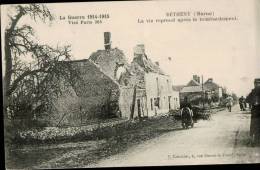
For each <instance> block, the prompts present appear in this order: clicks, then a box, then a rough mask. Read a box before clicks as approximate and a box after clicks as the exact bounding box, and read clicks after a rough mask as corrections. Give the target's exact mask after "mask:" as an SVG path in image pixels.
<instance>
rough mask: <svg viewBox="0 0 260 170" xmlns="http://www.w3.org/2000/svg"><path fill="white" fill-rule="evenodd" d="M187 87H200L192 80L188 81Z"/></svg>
mask: <svg viewBox="0 0 260 170" xmlns="http://www.w3.org/2000/svg"><path fill="white" fill-rule="evenodd" d="M187 86H200V83H199V82H197V81H196V80H193V79H192V80H191V81H189V83H188V84H187Z"/></svg>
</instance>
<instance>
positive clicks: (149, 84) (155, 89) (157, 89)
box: [145, 73, 179, 116]
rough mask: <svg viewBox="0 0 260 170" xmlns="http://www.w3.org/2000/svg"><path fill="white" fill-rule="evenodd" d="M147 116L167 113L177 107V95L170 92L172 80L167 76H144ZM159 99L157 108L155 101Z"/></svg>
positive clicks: (148, 74)
mask: <svg viewBox="0 0 260 170" xmlns="http://www.w3.org/2000/svg"><path fill="white" fill-rule="evenodd" d="M145 89H146V96H147V111H148V116H154V115H157V114H162V113H167V112H168V111H169V110H170V109H177V108H178V107H179V94H178V92H175V91H173V90H172V80H171V78H170V77H169V76H167V75H161V74H157V73H146V74H145ZM158 98H159V107H157V106H156V105H155V100H157V99H158Z"/></svg>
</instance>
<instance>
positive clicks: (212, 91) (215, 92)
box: [204, 78, 223, 102]
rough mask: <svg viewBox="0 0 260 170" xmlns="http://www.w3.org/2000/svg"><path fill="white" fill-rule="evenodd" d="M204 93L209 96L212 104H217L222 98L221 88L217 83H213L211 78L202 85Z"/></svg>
mask: <svg viewBox="0 0 260 170" xmlns="http://www.w3.org/2000/svg"><path fill="white" fill-rule="evenodd" d="M204 87H205V91H206V92H207V94H209V95H210V96H211V99H212V101H213V102H219V100H220V99H221V98H222V96H223V88H222V87H221V86H220V85H218V84H217V83H215V82H213V78H209V79H208V80H207V81H206V82H205V83H204Z"/></svg>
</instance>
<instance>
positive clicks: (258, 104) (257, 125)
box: [181, 79, 260, 145]
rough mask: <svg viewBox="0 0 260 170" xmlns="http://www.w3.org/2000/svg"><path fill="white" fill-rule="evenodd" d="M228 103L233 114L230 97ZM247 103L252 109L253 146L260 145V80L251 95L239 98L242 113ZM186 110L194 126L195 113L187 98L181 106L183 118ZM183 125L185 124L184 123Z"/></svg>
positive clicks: (251, 133) (251, 134) (257, 80)
mask: <svg viewBox="0 0 260 170" xmlns="http://www.w3.org/2000/svg"><path fill="white" fill-rule="evenodd" d="M226 100H227V103H226V106H227V108H228V110H229V112H231V108H232V105H233V98H232V97H231V96H228V97H227V98H226ZM247 103H248V104H249V108H250V109H251V122H250V137H251V141H252V144H253V145H259V144H260V79H255V81H254V89H252V91H251V92H250V94H249V95H248V96H247V97H246V98H244V97H243V96H241V97H240V98H239V106H240V110H241V111H245V110H246V107H247ZM185 108H188V109H186V110H189V112H190V122H191V124H192V126H193V120H192V117H193V113H192V108H191V104H190V103H189V102H188V99H187V97H185V99H184V103H183V105H182V106H181V116H182V115H183V113H184V110H185ZM182 123H185V122H184V121H183V122H182Z"/></svg>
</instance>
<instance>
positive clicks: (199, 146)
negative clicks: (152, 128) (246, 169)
mask: <svg viewBox="0 0 260 170" xmlns="http://www.w3.org/2000/svg"><path fill="white" fill-rule="evenodd" d="M249 113H250V112H249V111H244V112H242V111H240V110H239V108H238V106H237V105H236V106H235V107H233V110H232V112H231V113H230V112H227V110H224V111H221V112H218V113H216V114H214V115H213V116H212V119H211V120H209V121H199V122H198V123H196V124H195V127H194V128H193V129H188V130H177V131H171V132H169V133H165V134H163V135H161V136H160V137H157V138H154V139H152V140H148V141H146V142H144V143H142V144H140V145H138V146H134V147H132V148H129V149H128V150H127V152H125V153H122V154H118V155H115V156H112V157H109V158H107V159H105V160H101V161H100V162H99V163H98V164H95V165H91V166H98V167H99V166H101V167H103V166H155V165H181V164H193V165H194V164H230V163H231V164H232V163H253V162H260V148H259V147H251V146H250V143H249V125H250V114H249Z"/></svg>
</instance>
